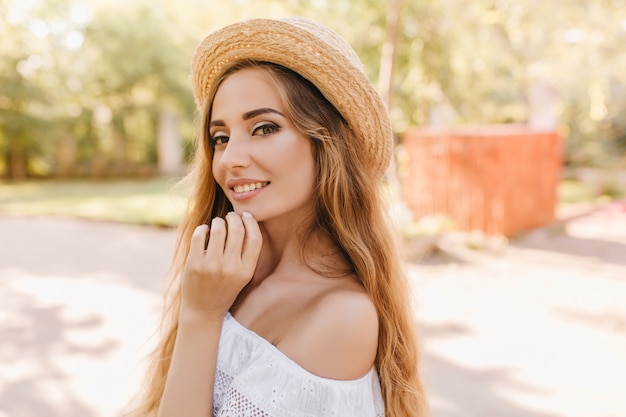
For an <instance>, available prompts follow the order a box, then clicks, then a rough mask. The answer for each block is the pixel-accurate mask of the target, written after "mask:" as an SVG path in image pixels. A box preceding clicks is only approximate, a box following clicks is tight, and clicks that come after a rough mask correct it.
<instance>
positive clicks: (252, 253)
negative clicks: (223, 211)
mask: <svg viewBox="0 0 626 417" xmlns="http://www.w3.org/2000/svg"><path fill="white" fill-rule="evenodd" d="M226 223H228V233H227V232H226V230H227V229H226ZM207 234H209V241H208V244H207V245H206V249H205V242H206V239H207ZM262 243H263V238H262V236H261V230H260V229H259V225H258V223H257V222H256V220H255V219H254V218H253V217H252V216H251V215H250V214H249V213H243V215H242V216H239V215H238V214H236V213H235V212H230V213H228V214H227V215H226V221H224V219H222V218H219V217H216V218H214V219H213V220H212V221H211V227H210V229H209V227H208V226H207V225H206V224H204V225H201V226H198V227H197V228H196V230H195V231H194V233H193V235H192V237H191V246H190V249H189V256H188V257H187V263H186V265H185V269H184V272H183V277H182V304H181V318H183V317H186V316H187V315H189V316H191V317H196V316H198V315H200V316H203V317H204V318H208V319H212V320H216V321H220V322H221V320H222V319H223V318H224V315H225V314H226V312H227V311H228V310H229V309H230V307H231V306H232V304H233V302H234V301H235V299H236V298H237V295H238V294H239V292H240V291H241V290H242V289H243V287H244V286H245V285H246V284H247V283H248V282H250V280H251V279H252V276H253V274H254V271H255V269H256V264H257V261H258V259H259V253H260V252H261V245H262Z"/></svg>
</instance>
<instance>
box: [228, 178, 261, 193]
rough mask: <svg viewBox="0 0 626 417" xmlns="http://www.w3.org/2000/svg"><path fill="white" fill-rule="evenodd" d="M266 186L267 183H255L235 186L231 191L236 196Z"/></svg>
mask: <svg viewBox="0 0 626 417" xmlns="http://www.w3.org/2000/svg"><path fill="white" fill-rule="evenodd" d="M268 184H269V181H266V182H256V183H250V184H241V185H235V186H234V187H233V188H232V189H233V191H234V192H235V193H236V194H242V193H247V192H250V191H254V190H258V189H260V188H263V187H265V186H267V185H268Z"/></svg>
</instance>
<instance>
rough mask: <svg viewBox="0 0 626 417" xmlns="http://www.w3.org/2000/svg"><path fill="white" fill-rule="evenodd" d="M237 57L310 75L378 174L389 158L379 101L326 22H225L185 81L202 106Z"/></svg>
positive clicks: (389, 142)
mask: <svg viewBox="0 0 626 417" xmlns="http://www.w3.org/2000/svg"><path fill="white" fill-rule="evenodd" d="M242 60H253V61H264V62H271V63H275V64H278V65H282V66H284V67H287V68H289V69H291V70H293V71H295V72H297V73H298V74H300V75H301V76H303V77H304V78H306V79H308V80H309V81H311V82H312V83H313V84H314V85H315V86H316V87H317V88H318V89H319V90H320V91H321V92H322V94H323V95H324V96H325V97H326V99H327V100H328V101H329V102H330V103H332V104H333V106H335V107H336V108H337V110H339V112H340V113H341V114H342V115H343V117H344V118H345V119H346V121H347V122H348V124H349V126H350V128H351V129H352V131H353V132H354V133H355V134H356V137H357V138H358V139H359V140H360V141H361V142H362V143H356V144H354V146H359V147H362V148H363V149H364V150H365V151H366V152H368V153H369V155H370V157H371V166H372V168H373V169H374V171H375V172H376V173H377V174H379V175H380V176H381V177H382V175H383V174H384V172H385V170H386V169H387V166H388V165H389V161H390V158H391V152H392V151H391V149H392V144H393V133H392V130H391V123H390V121H389V116H388V114H387V111H386V109H385V106H384V104H383V102H382V100H381V98H380V96H379V95H378V93H377V92H376V89H375V88H374V86H373V85H372V83H371V82H370V81H369V79H368V78H367V76H366V75H365V73H364V72H363V64H362V63H361V61H360V60H359V57H358V56H357V54H356V53H355V52H354V50H353V49H352V48H351V47H350V45H348V43H347V42H346V41H345V40H343V39H342V38H341V37H340V36H339V35H337V34H336V33H335V32H333V31H332V30H331V29H329V28H327V27H326V26H323V25H320V24H318V23H316V22H314V21H312V20H309V19H305V18H302V17H290V18H286V19H281V20H273V19H252V20H246V21H242V22H239V23H235V24H232V25H230V26H226V27H225V28H222V29H220V30H218V31H216V32H214V33H212V34H210V35H209V36H207V37H206V38H205V39H204V41H202V43H200V45H198V47H197V48H196V51H195V53H194V56H193V60H192V63H191V82H192V87H193V93H194V97H195V100H196V105H197V107H198V109H200V111H203V110H204V108H205V106H206V101H207V100H212V99H213V96H214V95H215V89H216V85H215V84H216V82H218V80H219V79H220V78H221V77H222V75H223V74H224V72H225V71H226V70H228V68H230V67H231V66H232V65H233V64H235V63H237V62H239V61H242Z"/></svg>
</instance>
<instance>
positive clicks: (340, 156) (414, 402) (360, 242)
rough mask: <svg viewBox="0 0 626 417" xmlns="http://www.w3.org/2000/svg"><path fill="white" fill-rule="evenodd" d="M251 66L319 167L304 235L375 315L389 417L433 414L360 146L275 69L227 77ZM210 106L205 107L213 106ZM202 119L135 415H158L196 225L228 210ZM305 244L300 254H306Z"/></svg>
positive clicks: (323, 105) (320, 101)
mask: <svg viewBox="0 0 626 417" xmlns="http://www.w3.org/2000/svg"><path fill="white" fill-rule="evenodd" d="M250 66H255V67H258V68H260V69H263V70H265V71H266V72H267V74H268V75H269V76H270V77H271V78H272V80H274V82H275V84H276V87H277V88H278V92H279V94H280V98H281V100H282V101H283V104H284V107H285V109H286V111H287V114H286V116H287V117H288V118H289V119H290V120H291V122H292V123H293V124H294V126H296V128H297V129H298V130H300V131H301V132H303V133H304V134H305V135H307V136H308V137H310V138H311V142H312V146H313V154H314V158H315V164H316V169H317V172H316V175H317V184H318V186H317V187H316V190H315V192H316V193H317V195H316V196H315V215H314V218H313V221H312V222H311V223H310V225H308V229H307V230H306V231H305V233H304V235H308V236H310V235H312V233H310V232H323V233H325V234H326V235H327V236H328V237H330V239H331V240H332V241H333V242H334V244H335V245H336V247H337V249H338V250H339V251H340V252H341V253H342V254H343V256H344V257H345V259H346V260H347V261H348V263H349V265H350V267H351V269H352V271H351V272H352V273H354V274H355V275H356V276H357V277H358V278H359V279H360V281H361V283H362V285H363V287H364V288H365V290H366V291H367V293H368V294H369V296H370V298H371V299H372V301H373V303H374V305H375V306H376V309H377V311H378V316H379V337H378V351H377V355H376V360H375V367H376V369H377V371H378V374H379V378H380V383H381V390H382V394H383V399H384V402H385V410H386V413H385V414H386V415H387V416H388V417H423V416H427V415H428V414H429V412H428V407H427V402H426V398H425V395H424V390H423V386H422V383H421V381H420V377H419V373H418V361H419V350H418V344H417V339H416V333H415V323H414V321H413V319H412V313H411V303H410V301H411V300H410V298H409V294H410V291H409V289H408V284H407V281H406V279H405V276H404V274H403V270H402V267H401V261H400V257H399V256H398V250H397V249H396V247H395V241H394V237H393V234H392V232H391V230H392V229H391V227H390V226H389V223H388V222H387V219H386V216H385V214H384V213H385V211H384V210H383V207H384V203H383V201H382V199H381V193H380V188H379V184H378V182H379V179H378V178H376V176H375V174H374V173H372V172H371V171H372V170H371V167H368V166H367V158H365V157H364V155H363V152H362V150H361V149H359V147H358V138H356V137H355V136H354V134H353V133H352V130H350V128H349V126H348V125H347V123H346V122H345V120H344V119H343V118H342V117H341V115H340V114H339V113H338V112H337V110H336V109H335V108H334V107H333V106H332V105H331V104H330V103H329V102H328V101H327V100H326V99H325V98H324V97H323V95H322V94H321V93H320V92H319V90H318V89H317V88H315V86H313V85H312V84H311V83H310V82H308V81H307V80H305V79H304V78H302V77H301V76H300V75H298V74H296V73H295V72H293V71H291V70H289V69H287V68H284V67H281V66H279V65H275V64H270V63H261V62H243V63H239V64H236V65H235V66H233V67H232V68H231V69H230V70H229V71H228V72H227V73H226V75H225V76H224V77H223V78H222V80H223V79H224V78H226V77H227V76H228V75H230V74H232V73H234V72H236V71H238V70H240V69H243V68H247V67H250ZM209 101H210V100H209ZM207 106H208V107H207V108H206V109H205V111H204V114H203V115H202V123H201V132H200V134H199V135H198V137H199V139H200V140H199V141H198V143H197V146H196V154H195V160H194V163H193V169H192V171H191V173H190V175H189V176H188V177H187V178H186V182H191V184H192V186H193V190H192V194H191V198H190V203H189V207H188V209H187V212H186V214H185V216H184V218H183V221H182V223H181V225H180V228H179V233H178V239H177V249H176V251H175V254H174V260H173V262H172V267H171V270H170V273H169V275H170V279H171V280H170V283H169V292H168V295H167V296H166V307H165V309H164V312H163V320H162V328H161V331H162V332H163V335H162V339H161V340H160V342H159V344H158V346H157V347H156V349H155V351H154V352H153V355H152V358H151V363H150V368H149V369H148V377H147V383H146V385H145V389H144V393H143V396H142V398H141V402H140V404H139V406H138V407H137V408H136V409H135V410H134V412H132V413H131V414H130V415H132V416H142V417H144V416H151V415H154V414H156V410H157V409H158V407H159V403H160V399H161V396H162V394H163V390H164V387H165V381H166V378H167V372H168V369H169V365H170V358H171V355H172V350H173V348H174V343H175V341H176V332H177V328H178V312H179V309H180V302H181V272H182V269H183V266H184V263H185V260H186V258H187V254H188V252H189V242H190V238H191V234H192V232H193V230H194V229H195V227H196V226H197V225H199V224H203V223H207V222H208V221H209V220H210V219H211V218H213V217H215V216H224V215H225V214H226V213H227V212H228V211H229V210H230V209H231V206H230V203H229V202H228V200H227V198H226V197H225V195H224V194H223V192H222V191H221V189H220V188H219V187H218V186H217V185H216V183H215V180H214V179H213V175H212V171H211V159H212V149H211V146H210V145H209V141H208V123H209V121H210V119H211V114H210V112H211V108H210V104H207ZM306 243H307V241H306V240H305V241H304V246H303V248H302V250H303V251H305V250H306Z"/></svg>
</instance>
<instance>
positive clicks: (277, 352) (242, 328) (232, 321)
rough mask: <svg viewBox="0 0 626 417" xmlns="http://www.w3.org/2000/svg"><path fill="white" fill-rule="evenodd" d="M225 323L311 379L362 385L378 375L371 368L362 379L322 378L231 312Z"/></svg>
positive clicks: (228, 313) (227, 314)
mask: <svg viewBox="0 0 626 417" xmlns="http://www.w3.org/2000/svg"><path fill="white" fill-rule="evenodd" d="M224 322H225V323H228V324H232V326H233V327H234V328H236V329H237V330H238V331H239V332H240V333H242V334H243V335H245V336H246V337H247V338H249V339H251V340H253V341H255V342H257V343H258V344H260V345H261V346H262V347H263V348H264V350H265V351H267V352H269V353H270V354H271V355H272V356H274V357H276V358H277V359H279V360H280V361H281V362H283V363H285V364H286V365H288V366H289V367H290V368H291V369H294V370H297V372H300V373H302V374H303V375H304V376H306V377H307V378H309V379H313V380H319V381H321V382H325V383H333V384H355V385H356V384H361V383H363V382H365V381H367V380H370V379H371V378H372V374H374V373H376V369H375V367H374V366H372V368H370V370H369V371H368V372H367V373H366V374H365V375H363V376H362V377H359V378H356V379H332V378H324V377H322V376H319V375H316V374H314V373H312V372H310V371H309V370H307V369H305V368H303V367H302V366H301V365H300V364H298V363H297V362H296V361H294V360H293V359H291V358H290V357H289V356H287V355H286V354H285V353H284V352H283V351H281V350H280V349H278V348H277V347H276V346H275V345H273V344H272V343H271V342H270V341H269V340H267V339H266V338H264V337H263V336H261V335H259V334H258V333H256V332H254V331H253V330H250V329H248V328H247V327H246V326H244V325H243V324H241V323H240V322H239V321H238V320H237V319H236V318H235V317H234V316H233V315H232V314H231V313H230V312H227V313H226V316H225V317H224Z"/></svg>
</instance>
